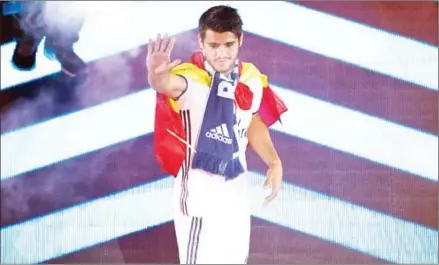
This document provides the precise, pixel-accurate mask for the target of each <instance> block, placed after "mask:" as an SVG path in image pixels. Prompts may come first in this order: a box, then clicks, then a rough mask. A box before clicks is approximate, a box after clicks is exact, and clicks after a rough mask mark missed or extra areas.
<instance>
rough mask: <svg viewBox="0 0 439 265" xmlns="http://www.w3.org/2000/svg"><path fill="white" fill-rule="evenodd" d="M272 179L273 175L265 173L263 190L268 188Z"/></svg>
mask: <svg viewBox="0 0 439 265" xmlns="http://www.w3.org/2000/svg"><path fill="white" fill-rule="evenodd" d="M272 179H273V175H272V174H271V172H267V177H266V178H265V182H264V188H265V189H268V188H270V184H271V180H272Z"/></svg>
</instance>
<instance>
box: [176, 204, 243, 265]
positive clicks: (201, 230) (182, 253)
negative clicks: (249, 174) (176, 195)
mask: <svg viewBox="0 0 439 265" xmlns="http://www.w3.org/2000/svg"><path fill="white" fill-rule="evenodd" d="M174 225H175V231H176V235H177V242H178V251H179V258H180V264H220V263H222V264H246V263H247V258H248V255H249V246H250V214H249V213H248V211H242V212H241V213H238V214H236V213H233V214H225V213H218V215H209V216H203V217H191V216H185V215H183V214H182V213H181V212H180V211H178V212H177V213H176V215H175V219H174Z"/></svg>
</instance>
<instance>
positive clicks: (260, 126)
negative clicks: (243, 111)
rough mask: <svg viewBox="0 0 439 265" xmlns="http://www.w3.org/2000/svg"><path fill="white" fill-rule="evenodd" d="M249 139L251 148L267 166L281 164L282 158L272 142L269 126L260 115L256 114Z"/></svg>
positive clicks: (249, 131) (248, 135) (250, 127)
mask: <svg viewBox="0 0 439 265" xmlns="http://www.w3.org/2000/svg"><path fill="white" fill-rule="evenodd" d="M247 138H248V141H249V143H250V145H251V147H252V148H253V149H254V150H255V152H256V153H257V154H258V155H259V157H260V158H261V159H262V160H263V161H264V162H265V164H266V165H267V166H269V165H270V164H272V163H276V162H280V158H279V156H278V154H277V152H276V149H275V148H274V145H273V142H272V141H271V137H270V133H269V131H268V128H267V126H266V125H265V123H264V122H263V121H262V119H261V117H260V116H259V114H257V113H256V114H254V115H253V118H252V120H251V122H250V126H249V128H248V132H247Z"/></svg>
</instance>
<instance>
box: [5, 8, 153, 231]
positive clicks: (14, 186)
mask: <svg viewBox="0 0 439 265" xmlns="http://www.w3.org/2000/svg"><path fill="white" fill-rule="evenodd" d="M42 3H46V4H48V3H51V4H52V2H32V3H31V4H30V5H28V6H27V7H26V8H27V11H26V13H25V16H24V18H23V20H22V21H23V22H22V24H21V25H22V27H23V31H25V32H27V33H29V34H32V35H33V36H36V35H38V34H40V33H41V31H40V30H41V29H42V28H47V24H48V23H51V24H52V25H53V24H54V23H58V22H59V20H58V18H60V16H63V15H62V14H63V12H64V11H63V12H59V13H58V16H55V17H53V18H52V19H51V20H47V16H46V17H45V16H44V15H43V14H42V13H41V10H43V6H42ZM53 3H54V5H51V6H48V7H47V6H46V7H44V8H49V9H50V12H51V13H52V14H53V13H54V12H56V10H55V9H54V8H55V7H56V5H55V3H57V2H53ZM63 4H65V3H63ZM58 6H59V7H60V8H61V6H62V5H61V4H59V5H58ZM49 9H46V10H49ZM71 19H72V18H71V17H66V20H65V21H67V22H69V21H71ZM48 21H49V22H48ZM67 24H68V23H67ZM62 25H63V24H62V23H61V24H58V27H60V26H62ZM64 25H65V24H64ZM116 37H117V36H116ZM79 41H81V40H79ZM109 45H111V43H110V44H109ZM144 55H145V50H144V49H133V50H131V51H128V52H126V53H123V54H117V55H114V56H110V57H107V58H104V59H100V60H98V61H95V62H91V63H89V64H88V66H87V67H88V69H87V73H88V74H87V76H86V78H85V79H84V80H82V81H81V82H79V83H77V82H76V81H77V80H79V79H75V78H70V79H69V77H67V76H63V77H61V75H63V74H62V73H61V74H60V75H58V76H56V77H50V78H49V79H48V80H45V81H44V85H41V87H38V88H35V90H36V91H38V92H36V93H35V94H36V95H34V96H33V97H27V98H24V97H23V98H18V99H17V100H15V101H13V102H12V103H10V105H9V106H7V107H5V108H4V109H2V113H1V126H2V128H1V129H2V134H3V133H5V132H8V131H12V130H15V129H18V128H22V127H24V126H28V125H32V124H36V123H40V122H44V121H45V120H47V119H49V118H50V119H52V118H55V117H57V116H61V115H64V114H66V113H70V112H72V111H81V110H82V109H84V108H88V107H92V106H95V105H97V104H101V103H104V102H106V101H108V100H112V99H116V98H120V97H122V96H125V95H127V94H128V93H130V92H131V91H133V90H134V89H141V88H143V87H144V85H145V84H146V78H145V77H144V76H145V74H146V73H144V72H145V70H146V68H145V58H144ZM38 67H39V65H38V61H37V62H36V68H38ZM139 73H143V75H142V74H139ZM11 89H14V88H11ZM30 89H33V88H30ZM134 115H135V114H134ZM127 118H128V117H127ZM96 123H97V124H99V121H96ZM81 129H87V128H65V130H70V131H71V130H81ZM109 133H111V132H109ZM59 137H61V138H62V137H63V135H60V136H59ZM29 141H32V139H29ZM66 141H67V140H66ZM136 142H137V141H130V142H127V143H123V144H121V146H120V147H117V148H116V147H115V148H113V147H107V148H104V149H102V150H99V151H98V152H99V153H98V155H96V154H86V155H84V156H83V157H78V158H74V159H71V160H67V161H63V162H62V163H59V164H55V165H51V166H49V167H47V168H42V169H37V170H35V171H33V172H29V173H25V174H24V175H25V176H18V177H17V178H11V179H8V180H5V181H2V182H1V199H2V200H1V201H2V202H1V215H2V217H1V223H2V225H5V224H9V223H14V222H16V221H17V220H26V219H28V218H31V217H34V216H35V214H36V213H45V212H47V211H54V210H55V209H57V208H59V207H68V206H70V205H72V204H76V203H79V202H82V201H85V200H88V199H90V198H91V197H93V194H94V192H95V191H99V190H100V185H103V186H106V187H107V189H108V187H111V186H112V185H116V184H112V183H103V181H102V180H103V179H105V174H108V172H112V170H113V171H115V170H116V167H117V170H119V172H120V174H121V176H120V179H118V180H117V181H118V185H122V186H123V183H124V182H125V183H126V182H129V181H132V179H131V178H132V177H135V176H132V175H130V174H129V172H124V171H123V170H122V169H123V168H122V167H121V166H120V165H123V163H124V162H123V161H117V160H118V159H119V160H120V158H121V157H127V156H128V155H129V154H131V153H132V151H133V148H134V147H135V146H136ZM137 144H138V142H137ZM66 145H69V146H72V148H74V143H70V142H66ZM137 146H138V145H137ZM63 148H65V147H63ZM143 148H145V149H146V148H148V146H144V147H143ZM25 149H26V148H25V147H23V150H25ZM2 155H8V154H5V153H2ZM89 155H91V158H90V156H89ZM131 155H132V154H131ZM116 158H117V159H116ZM17 159H20V158H17ZM145 159H146V160H152V159H149V158H145ZM153 161H154V160H153ZM3 166H5V165H3ZM127 173H128V174H127ZM112 174H116V173H115V172H112ZM122 174H125V175H122ZM130 176H131V177H130ZM115 180H116V178H115V177H114V176H113V177H112V178H109V181H115ZM110 189H111V188H110Z"/></svg>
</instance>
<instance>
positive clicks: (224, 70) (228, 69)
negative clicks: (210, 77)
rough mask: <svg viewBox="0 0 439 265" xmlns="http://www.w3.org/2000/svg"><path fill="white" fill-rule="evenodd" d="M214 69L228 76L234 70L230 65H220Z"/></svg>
mask: <svg viewBox="0 0 439 265" xmlns="http://www.w3.org/2000/svg"><path fill="white" fill-rule="evenodd" d="M214 69H215V71H217V72H220V73H223V74H228V73H230V72H231V71H232V70H233V68H232V66H231V65H228V66H224V65H218V66H216V67H215V68H214Z"/></svg>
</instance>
